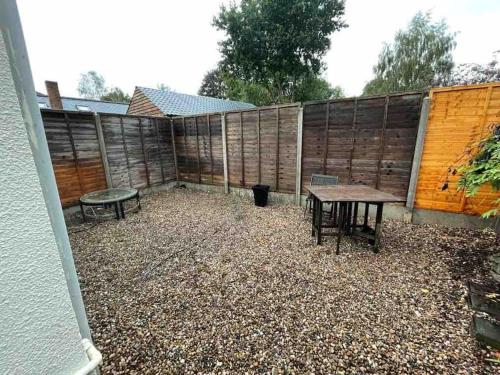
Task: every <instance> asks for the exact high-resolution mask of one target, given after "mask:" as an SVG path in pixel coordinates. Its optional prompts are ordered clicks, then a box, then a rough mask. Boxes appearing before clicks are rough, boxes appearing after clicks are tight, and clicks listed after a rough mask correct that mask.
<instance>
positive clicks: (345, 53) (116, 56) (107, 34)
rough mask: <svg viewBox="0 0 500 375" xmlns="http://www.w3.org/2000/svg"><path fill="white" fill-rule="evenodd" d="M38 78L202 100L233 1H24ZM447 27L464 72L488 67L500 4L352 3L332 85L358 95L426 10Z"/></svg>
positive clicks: (73, 86) (334, 55) (443, 0)
mask: <svg viewBox="0 0 500 375" xmlns="http://www.w3.org/2000/svg"><path fill="white" fill-rule="evenodd" d="M17 3H18V7H19V13H20V16H21V22H22V25H23V30H24V37H25V40H26V45H27V48H28V54H29V59H30V63H31V70H32V73H33V78H34V80H35V87H36V89H37V90H38V91H41V92H45V85H44V81H45V80H53V81H57V82H59V90H60V92H61V95H63V96H77V95H78V93H77V86H78V81H79V78H80V74H81V73H84V72H87V71H89V70H95V71H97V72H98V73H100V74H102V75H103V76H104V78H105V80H106V85H107V86H109V87H112V86H117V87H120V88H122V89H123V90H124V91H126V92H128V93H130V94H132V92H133V90H134V87H135V86H146V87H156V86H157V85H158V84H159V83H163V84H165V85H167V86H169V87H170V88H171V89H173V90H175V91H177V92H181V93H186V94H196V92H197V91H198V88H199V86H200V82H201V80H202V79H203V76H204V74H205V73H206V71H208V70H210V69H212V68H214V67H215V66H216V64H217V62H218V61H219V60H220V54H219V51H218V43H217V42H218V41H219V40H221V39H223V38H224V34H223V33H222V32H220V31H217V30H216V29H215V28H214V27H213V26H212V20H213V17H214V16H215V15H216V14H217V13H218V11H219V8H220V5H221V4H223V3H224V4H228V3H229V0H227V1H226V0H197V1H195V0H182V1H177V0H176V1H173V0H166V1H155V0H141V1H137V0H135V1H132V0H105V1H104V0H85V1H83V0H43V1H41V0H18V2H17ZM419 10H423V11H432V14H433V17H434V18H435V19H436V20H437V19H441V18H445V19H446V21H447V22H448V25H449V26H450V30H452V31H455V32H458V35H457V48H456V50H455V52H454V59H455V63H457V64H460V63H469V62H475V63H487V62H489V61H490V60H491V57H492V53H493V51H496V50H500V31H499V29H498V20H499V19H500V1H499V0H475V1H474V0H418V1H409V0H377V1H369V0H347V1H346V13H345V17H344V18H345V21H346V22H347V23H348V25H349V27H348V28H345V29H343V30H341V31H340V32H336V33H334V34H332V37H331V49H330V51H329V52H328V53H327V55H326V56H325V59H324V61H325V63H326V65H327V70H326V71H325V73H324V76H325V78H327V79H328V81H329V82H330V83H332V84H333V85H340V86H341V87H343V89H344V91H345V92H346V94H347V95H349V96H355V95H359V94H360V93H361V91H362V89H363V87H364V85H365V83H366V82H367V81H369V80H370V79H371V78H372V76H373V72H372V67H373V65H374V64H375V63H376V62H377V57H378V54H379V52H380V50H381V48H382V45H383V43H384V42H390V41H392V40H393V38H394V34H395V33H396V32H397V31H398V30H399V29H401V28H406V26H407V25H408V22H409V21H410V20H411V18H412V17H413V15H414V14H415V13H416V12H417V11H419Z"/></svg>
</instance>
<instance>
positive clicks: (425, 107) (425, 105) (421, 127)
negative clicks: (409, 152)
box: [406, 97, 431, 210]
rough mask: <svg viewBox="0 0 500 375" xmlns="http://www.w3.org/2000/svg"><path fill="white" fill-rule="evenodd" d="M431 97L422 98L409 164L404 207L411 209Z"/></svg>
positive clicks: (413, 202) (413, 203)
mask: <svg viewBox="0 0 500 375" xmlns="http://www.w3.org/2000/svg"><path fill="white" fill-rule="evenodd" d="M430 104H431V99H430V98H428V97H427V98H424V100H423V102H422V109H421V110H420V121H419V123H418V132H417V140H416V143H415V152H414V154H413V163H412V166H411V175H410V183H409V185H408V195H407V197H406V207H407V208H408V209H409V210H413V207H414V205H415V195H416V192H417V182H418V174H419V172H420V162H421V160H422V152H423V150H424V140H425V133H426V129H427V120H428V117H429V110H430Z"/></svg>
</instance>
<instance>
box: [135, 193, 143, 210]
mask: <svg viewBox="0 0 500 375" xmlns="http://www.w3.org/2000/svg"><path fill="white" fill-rule="evenodd" d="M136 198H137V207H139V211H140V210H141V209H142V207H141V198H140V197H139V192H137V196H136Z"/></svg>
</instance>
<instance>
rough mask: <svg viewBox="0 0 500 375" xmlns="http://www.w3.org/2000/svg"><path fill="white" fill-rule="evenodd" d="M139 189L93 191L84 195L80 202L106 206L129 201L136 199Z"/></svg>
mask: <svg viewBox="0 0 500 375" xmlns="http://www.w3.org/2000/svg"><path fill="white" fill-rule="evenodd" d="M136 194H137V189H134V188H112V189H106V190H98V191H92V192H90V193H87V194H85V195H82V196H81V198H80V202H82V203H83V204H105V203H114V202H119V201H123V200H127V199H130V198H133V197H135V195H136Z"/></svg>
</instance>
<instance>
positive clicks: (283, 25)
mask: <svg viewBox="0 0 500 375" xmlns="http://www.w3.org/2000/svg"><path fill="white" fill-rule="evenodd" d="M343 15H344V1H343V0H286V1H285V0H242V1H241V3H240V4H239V5H237V4H235V3H233V4H231V5H230V6H229V7H225V6H222V7H221V10H220V13H219V15H218V16H217V17H216V18H215V19H214V25H215V27H217V29H219V30H222V31H224V32H225V33H226V36H227V37H226V39H224V40H223V41H221V42H220V51H221V54H222V56H223V60H222V68H223V71H224V72H225V73H226V74H228V75H229V76H230V77H231V79H236V80H239V81H240V82H239V83H237V84H235V81H232V82H231V84H230V85H229V86H231V85H233V84H235V85H236V86H235V87H236V89H235V90H233V88H234V87H233V88H230V89H229V91H230V92H232V91H235V92H239V93H245V94H244V95H248V93H249V92H252V93H253V94H252V95H254V94H256V95H257V96H259V97H261V96H262V97H264V96H269V97H270V100H269V102H271V103H280V102H287V101H296V100H297V93H298V90H299V87H300V85H303V84H305V82H304V80H307V79H309V77H314V76H318V75H319V74H320V73H321V72H322V70H323V69H324V65H323V61H322V60H323V57H324V55H325V53H326V52H327V51H328V49H329V48H330V35H331V34H332V33H333V32H335V31H338V30H340V29H341V28H343V27H345V26H346V24H345V23H344V21H343V19H342V17H343Z"/></svg>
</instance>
